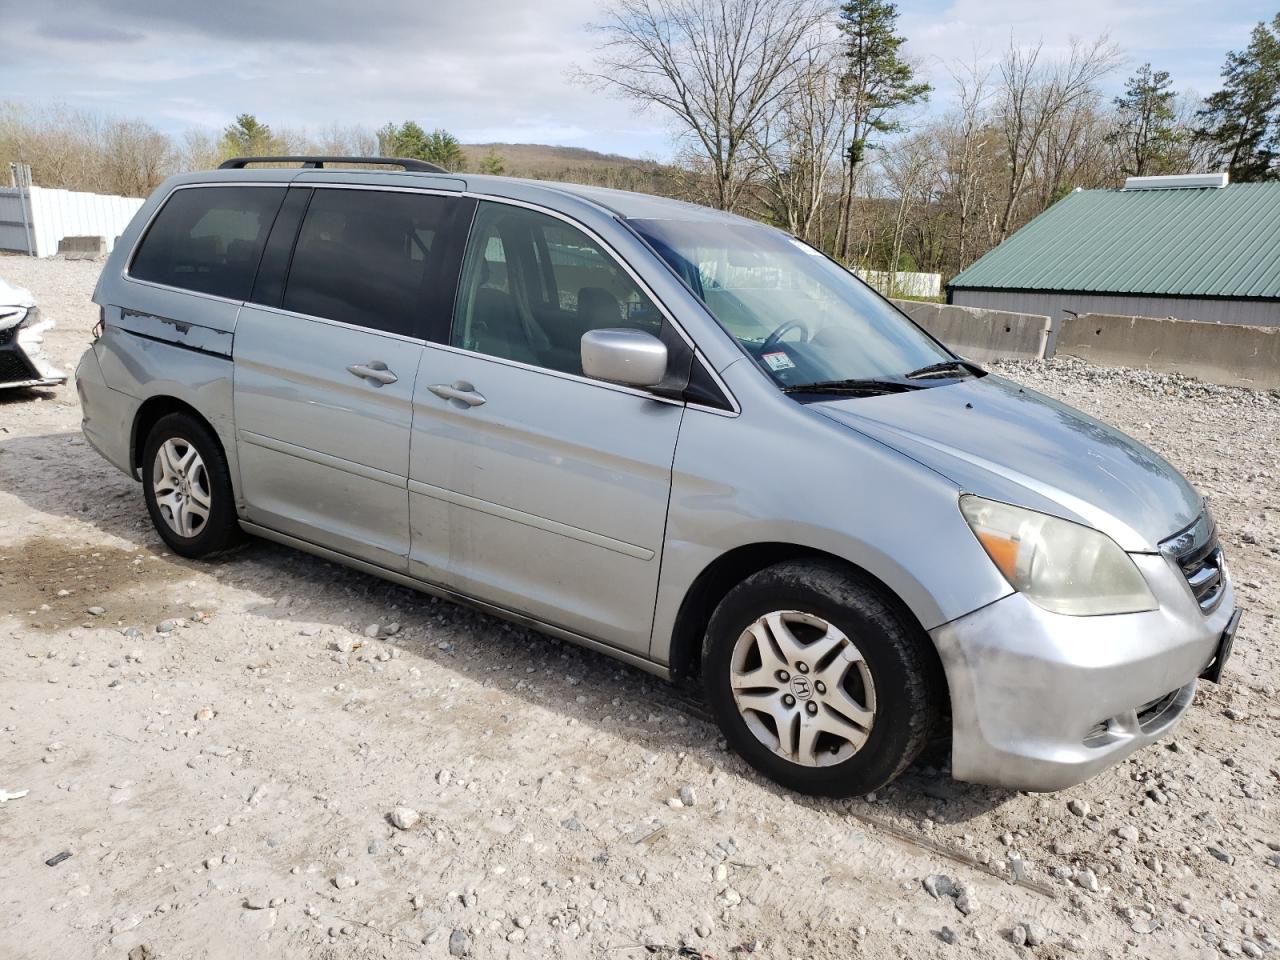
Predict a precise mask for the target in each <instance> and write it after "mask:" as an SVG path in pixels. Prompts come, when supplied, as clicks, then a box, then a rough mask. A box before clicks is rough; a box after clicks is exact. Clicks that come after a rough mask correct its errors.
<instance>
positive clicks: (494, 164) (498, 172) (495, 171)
mask: <svg viewBox="0 0 1280 960" xmlns="http://www.w3.org/2000/svg"><path fill="white" fill-rule="evenodd" d="M480 172H481V173H487V174H491V175H492V176H495V177H500V176H502V175H503V174H504V173H506V172H507V163H506V161H505V160H503V159H502V154H500V153H498V152H497V151H495V150H494V149H493V148H492V147H490V148H489V152H488V153H486V154H485V155H484V158H483V159H482V160H481V161H480Z"/></svg>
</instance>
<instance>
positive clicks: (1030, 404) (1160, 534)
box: [810, 374, 1204, 552]
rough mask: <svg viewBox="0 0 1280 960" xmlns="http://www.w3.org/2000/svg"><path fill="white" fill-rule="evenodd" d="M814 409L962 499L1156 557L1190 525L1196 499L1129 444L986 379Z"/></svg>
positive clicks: (1053, 404) (1199, 504) (1156, 460)
mask: <svg viewBox="0 0 1280 960" xmlns="http://www.w3.org/2000/svg"><path fill="white" fill-rule="evenodd" d="M810 408H811V409H813V410H814V411H816V412H819V413H821V414H823V415H825V416H827V417H830V418H831V419H833V420H836V421H838V422H839V423H843V424H845V425H846V426H849V427H851V428H853V429H854V430H857V431H858V432H859V433H863V434H865V435H867V436H870V437H873V438H874V439H876V440H878V441H880V442H881V443H884V444H887V445H888V446H890V447H893V448H894V449H896V450H898V451H899V452H901V453H903V454H905V455H906V456H909V457H911V458H912V459H913V460H916V461H918V462H920V463H922V464H924V465H925V466H927V467H930V468H931V469H933V470H935V471H937V472H938V473H940V474H942V475H943V476H945V477H947V478H948V479H950V480H952V481H953V482H954V483H956V484H958V485H959V486H960V488H961V489H962V490H963V491H964V492H966V493H974V494H977V495H979V496H984V497H989V498H990V499H993V500H1002V501H1004V502H1006V503H1013V504H1017V505H1019V506H1024V507H1028V508H1030V509H1033V510H1040V511H1042V512H1045V513H1051V514H1055V515H1057V516H1060V517H1064V518H1066V519H1069V520H1075V521H1077V522H1080V523H1085V524H1088V525H1089V526H1092V527H1094V528H1096V529H1098V530H1101V531H1102V532H1103V533H1105V534H1107V535H1108V536H1110V537H1111V538H1112V539H1113V540H1115V541H1116V542H1117V543H1118V544H1119V545H1120V546H1121V547H1123V548H1124V549H1125V550H1128V551H1130V552H1153V551H1155V550H1156V549H1157V546H1158V544H1159V543H1160V541H1161V540H1164V539H1166V538H1168V537H1169V536H1170V535H1172V534H1174V533H1176V532H1177V531H1179V530H1181V529H1182V528H1184V527H1186V526H1188V525H1189V524H1190V523H1191V522H1192V521H1194V520H1195V519H1196V518H1197V517H1198V516H1199V515H1200V513H1201V511H1202V510H1203V509H1204V503H1203V500H1202V498H1201V497H1200V495H1199V494H1198V493H1197V492H1196V491H1195V489H1194V488H1193V487H1192V486H1191V484H1189V483H1187V481H1186V480H1185V479H1184V478H1183V476H1182V474H1180V473H1179V472H1178V471H1177V470H1175V469H1174V468H1173V467H1172V466H1170V465H1169V463H1168V462H1167V461H1165V460H1164V459H1163V458H1162V457H1160V456H1159V455H1158V454H1156V453H1154V452H1152V451H1151V450H1149V449H1148V448H1147V447H1145V446H1143V445H1142V444H1141V443H1139V442H1138V441H1136V440H1134V439H1133V438H1132V437H1129V436H1126V435H1125V434H1123V433H1121V432H1120V431H1119V430H1116V429H1114V428H1112V427H1109V426H1107V425H1106V424H1105V423H1102V422H1101V421H1098V420H1095V419H1093V418H1092V417H1090V416H1086V415H1085V414H1083V413H1081V412H1080V411H1078V410H1075V409H1073V408H1071V407H1069V406H1067V405H1066V404H1064V403H1059V402H1058V401H1056V400H1051V399H1050V398H1048V397H1046V396H1044V395H1042V394H1039V393H1036V392H1035V391H1034V390H1029V389H1027V388H1025V387H1021V386H1019V385H1018V384H1016V383H1013V382H1012V381H1009V380H1006V379H1004V378H1003V377H997V376H995V375H992V374H989V375H987V376H985V377H979V378H974V379H970V380H959V381H956V382H954V383H949V384H942V385H939V386H936V387H929V388H925V389H921V390H914V391H911V392H909V393H896V394H887V395H884V396H877V397H859V398H849V399H839V400H831V401H822V402H819V403H813V404H810Z"/></svg>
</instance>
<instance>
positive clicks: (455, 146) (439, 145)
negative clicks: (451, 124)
mask: <svg viewBox="0 0 1280 960" xmlns="http://www.w3.org/2000/svg"><path fill="white" fill-rule="evenodd" d="M422 159H423V160H427V161H430V162H431V163H435V164H438V165H440V166H442V167H444V168H445V169H446V170H461V169H462V165H463V163H464V162H465V160H466V158H465V157H464V156H463V155H462V146H461V144H459V143H458V138H457V137H455V136H454V135H453V134H452V133H450V132H449V131H448V130H441V129H439V128H437V129H435V130H432V131H431V133H429V134H427V136H426V149H425V150H424V151H423V153H422Z"/></svg>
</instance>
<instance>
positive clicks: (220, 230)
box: [129, 187, 284, 300]
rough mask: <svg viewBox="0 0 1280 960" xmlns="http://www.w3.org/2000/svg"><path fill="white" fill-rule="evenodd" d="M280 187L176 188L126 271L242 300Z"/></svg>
mask: <svg viewBox="0 0 1280 960" xmlns="http://www.w3.org/2000/svg"><path fill="white" fill-rule="evenodd" d="M283 198H284V188H283V187H199V188H194V187H193V188H189V189H185V190H176V191H174V193H173V194H172V196H170V197H169V199H168V200H167V201H165V205H164V207H163V208H162V209H161V211H160V213H159V214H158V215H157V216H156V218H155V220H154V221H153V222H152V224H151V227H150V229H148V230H147V235H146V237H144V238H143V240H142V245H141V246H140V247H139V249H138V252H137V254H136V255H135V256H134V258H133V266H132V267H130V269H129V274H130V276H133V277H136V278H137V279H139V280H150V281H152V282H153V283H164V284H168V285H169V286H171V287H182V288H183V289H184V290H197V291H199V292H201V293H212V294H216V295H217V296H220V297H227V298H228V299H231V300H244V299H245V298H246V297H248V296H249V290H250V288H251V287H252V286H253V276H254V273H255V272H256V271H257V269H258V260H259V258H260V257H261V256H262V247H263V244H265V243H266V241H267V233H268V232H269V231H270V230H271V222H272V220H274V219H275V215H276V210H277V209H278V208H279V206H280V201H281V200H282V199H283Z"/></svg>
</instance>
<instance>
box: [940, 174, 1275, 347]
mask: <svg viewBox="0 0 1280 960" xmlns="http://www.w3.org/2000/svg"><path fill="white" fill-rule="evenodd" d="M947 302H948V303H955V304H960V305H962V306H967V307H989V308H992V309H996V310H1011V311H1015V312H1020V313H1038V314H1044V315H1047V316H1049V317H1050V318H1052V320H1053V321H1054V326H1055V328H1056V326H1057V325H1058V324H1059V323H1060V322H1061V320H1062V317H1063V316H1064V315H1065V314H1069V313H1100V314H1114V315H1120V316H1141V317H1176V318H1178V319H1179V320H1204V321H1211V322H1218V323H1242V324H1251V325H1255V326H1280V183H1235V184H1228V181H1227V175H1226V174H1225V173H1215V174H1195V175H1190V176H1176V177H1130V178H1129V179H1128V180H1127V181H1125V185H1124V187H1123V188H1121V189H1119V190H1076V191H1075V192H1074V193H1071V194H1068V195H1067V196H1066V197H1064V198H1063V199H1062V200H1059V201H1058V202H1057V203H1055V204H1054V205H1053V206H1052V207H1050V208H1049V209H1048V210H1046V211H1045V212H1044V213H1042V214H1040V216H1038V217H1036V218H1035V219H1034V220H1032V221H1031V222H1030V223H1028V224H1027V225H1026V226H1025V227H1023V228H1022V229H1021V230H1019V231H1018V232H1017V233H1015V234H1014V235H1013V236H1011V237H1009V239H1007V240H1006V241H1005V242H1004V243H1002V244H1000V245H999V246H998V247H996V248H995V249H994V250H992V251H991V252H990V253H988V254H987V255H986V256H984V257H982V258H981V259H980V260H978V261H977V262H976V263H974V264H972V265H971V266H970V267H968V268H967V269H966V270H964V271H962V272H961V273H959V274H958V275H957V276H956V277H955V279H953V280H952V281H951V283H949V284H948V285H947Z"/></svg>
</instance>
